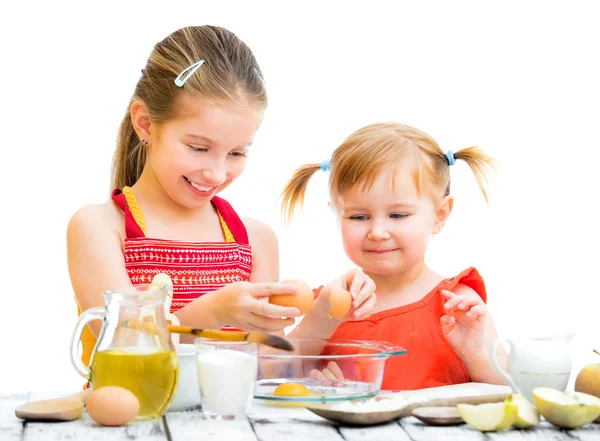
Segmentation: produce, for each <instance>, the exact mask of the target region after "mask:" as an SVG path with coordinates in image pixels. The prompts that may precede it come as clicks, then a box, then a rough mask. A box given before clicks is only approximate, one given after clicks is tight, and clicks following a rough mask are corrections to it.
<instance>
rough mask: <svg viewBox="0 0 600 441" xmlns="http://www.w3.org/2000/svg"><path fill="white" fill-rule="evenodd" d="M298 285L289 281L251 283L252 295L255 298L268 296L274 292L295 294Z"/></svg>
mask: <svg viewBox="0 0 600 441" xmlns="http://www.w3.org/2000/svg"><path fill="white" fill-rule="evenodd" d="M297 292H298V287H297V286H296V285H293V284H291V283H277V282H274V283H253V284H252V296H254V297H256V298H261V297H269V296H272V295H274V294H296V293H297Z"/></svg>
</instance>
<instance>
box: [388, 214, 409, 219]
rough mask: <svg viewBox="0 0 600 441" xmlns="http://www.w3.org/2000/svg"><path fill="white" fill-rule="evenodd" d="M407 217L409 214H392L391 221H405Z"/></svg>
mask: <svg viewBox="0 0 600 441" xmlns="http://www.w3.org/2000/svg"><path fill="white" fill-rule="evenodd" d="M407 216H408V214H406V213H393V214H390V218H391V219H404V218H405V217H407Z"/></svg>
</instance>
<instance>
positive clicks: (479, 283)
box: [444, 267, 487, 303]
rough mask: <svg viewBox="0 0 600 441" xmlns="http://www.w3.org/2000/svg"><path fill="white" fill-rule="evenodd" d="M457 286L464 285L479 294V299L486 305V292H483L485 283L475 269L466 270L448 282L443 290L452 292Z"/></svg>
mask: <svg viewBox="0 0 600 441" xmlns="http://www.w3.org/2000/svg"><path fill="white" fill-rule="evenodd" d="M458 284H461V285H466V286H468V287H469V288H471V289H472V290H473V291H475V292H476V293H477V294H479V297H481V299H482V300H483V301H484V303H487V292H486V290H485V283H484V282H483V277H481V275H480V274H479V271H477V270H476V269H475V268H473V267H471V268H467V269H466V270H464V271H463V272H462V273H460V274H459V275H458V276H456V277H453V278H452V279H450V280H448V283H447V284H446V285H445V286H444V289H447V290H449V291H452V290H453V289H454V288H456V286H457V285H458Z"/></svg>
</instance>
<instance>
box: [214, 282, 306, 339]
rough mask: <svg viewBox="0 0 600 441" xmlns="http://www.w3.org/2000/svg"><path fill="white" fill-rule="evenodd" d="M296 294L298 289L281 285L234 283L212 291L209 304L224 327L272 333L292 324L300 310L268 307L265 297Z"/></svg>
mask: <svg viewBox="0 0 600 441" xmlns="http://www.w3.org/2000/svg"><path fill="white" fill-rule="evenodd" d="M297 291H298V288H296V287H295V286H293V285H290V284H285V283H250V282H235V283H231V284H229V285H225V286H224V287H222V288H220V289H218V290H217V291H215V293H214V294H215V295H214V297H213V299H212V305H213V309H214V312H215V315H216V316H217V318H218V320H219V322H220V323H223V324H224V325H229V326H235V327H236V328H239V329H243V330H245V331H260V332H273V331H277V330H280V329H283V328H285V327H287V326H291V325H293V324H294V319H293V317H299V316H300V310H299V309H298V308H293V307H287V306H278V305H272V304H270V303H269V302H268V301H266V298H268V297H269V296H271V295H273V294H295V293H296V292H297ZM283 317H286V318H283Z"/></svg>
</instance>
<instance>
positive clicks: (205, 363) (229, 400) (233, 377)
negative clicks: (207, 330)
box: [194, 338, 258, 420]
mask: <svg viewBox="0 0 600 441" xmlns="http://www.w3.org/2000/svg"><path fill="white" fill-rule="evenodd" d="M194 344H195V345H196V363H197V365H198V383H199V386H200V398H201V403H202V413H203V414H204V415H206V416H208V417H210V418H215V419H226V420H231V419H235V418H236V417H245V416H246V414H247V412H248V411H249V410H250V406H251V405H252V400H253V398H254V388H255V386H256V374H257V371H258V354H257V346H256V343H248V342H227V341H217V340H210V339H206V338H197V339H196V340H195V342H194Z"/></svg>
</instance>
